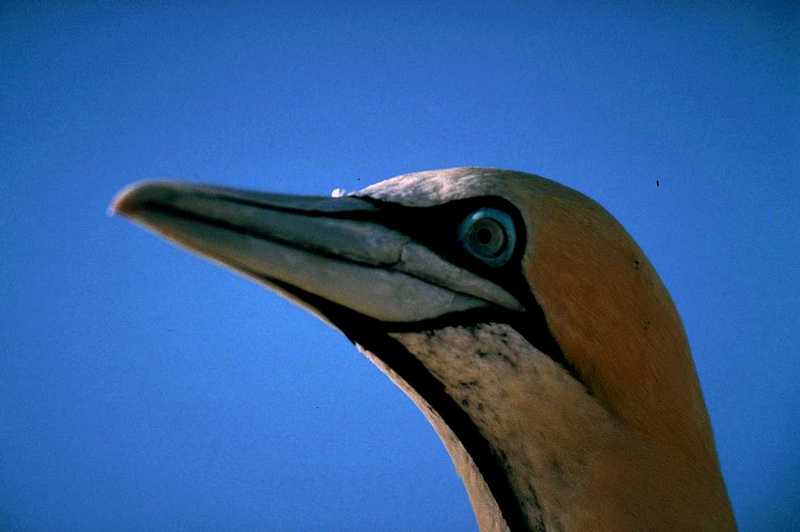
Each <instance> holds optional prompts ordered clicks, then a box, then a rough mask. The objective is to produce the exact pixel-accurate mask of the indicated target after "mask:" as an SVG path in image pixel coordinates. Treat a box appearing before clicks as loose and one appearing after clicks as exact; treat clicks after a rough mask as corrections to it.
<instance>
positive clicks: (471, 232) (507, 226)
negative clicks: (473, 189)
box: [458, 207, 517, 268]
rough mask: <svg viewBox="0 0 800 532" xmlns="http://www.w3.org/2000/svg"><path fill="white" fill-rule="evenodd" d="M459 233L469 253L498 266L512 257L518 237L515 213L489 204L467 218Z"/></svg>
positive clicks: (463, 245) (462, 223)
mask: <svg viewBox="0 0 800 532" xmlns="http://www.w3.org/2000/svg"><path fill="white" fill-rule="evenodd" d="M458 236H459V241H460V242H461V246H462V247H463V248H464V249H465V250H466V251H467V252H469V253H470V254H471V255H472V256H473V257H475V258H477V259H479V260H481V261H483V262H485V263H486V264H488V265H489V266H494V267H496V268H497V267H500V266H503V265H504V264H506V263H507V262H508V261H509V260H510V259H511V256H512V255H513V254H514V247H515V245H516V240H517V237H516V231H515V230H514V220H512V219H511V216H509V215H508V214H507V213H505V212H503V211H500V210H497V209H492V208H489V207H485V208H482V209H478V210H476V211H474V212H473V213H471V214H469V215H468V216H467V217H466V218H464V221H463V222H461V225H460V226H459V228H458Z"/></svg>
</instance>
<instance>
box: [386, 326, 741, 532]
mask: <svg viewBox="0 0 800 532" xmlns="http://www.w3.org/2000/svg"><path fill="white" fill-rule="evenodd" d="M393 336H394V338H395V339H396V340H398V341H399V342H400V343H401V344H403V346H405V348H406V349H408V350H409V351H410V352H411V353H413V354H414V355H415V356H416V357H417V358H418V359H419V360H420V361H422V363H423V364H424V365H425V366H426V368H427V369H428V370H429V371H430V372H431V373H432V374H433V376H434V377H435V378H436V379H438V380H439V381H440V382H441V383H442V384H443V385H444V387H445V390H446V392H447V394H448V395H449V396H450V397H452V398H453V399H454V400H455V402H456V403H457V404H459V405H460V406H461V408H463V410H464V412H466V414H467V415H468V417H469V418H470V419H471V420H472V422H474V424H475V426H476V427H477V429H478V431H479V432H480V435H481V436H482V437H483V438H485V441H486V442H488V443H489V445H490V447H491V453H492V455H493V458H494V464H493V466H494V468H495V469H496V470H499V471H500V473H501V474H502V475H503V476H504V477H505V478H504V479H503V480H504V482H506V483H507V485H508V486H510V487H511V491H512V492H513V497H514V499H515V500H514V501H513V504H515V505H516V507H515V508H512V509H511V510H513V511H512V512H511V513H513V514H515V515H517V516H519V515H522V516H523V520H524V521H525V525H526V526H527V528H528V529H529V530H542V529H544V530H559V531H561V530H565V531H566V530H731V529H734V528H735V525H734V524H733V520H732V517H731V515H730V512H729V508H728V506H727V497H726V495H725V492H724V487H722V491H721V492H720V487H721V486H722V484H721V480H718V478H717V477H718V473H717V472H716V470H715V469H714V468H715V467H716V464H709V465H707V464H697V463H695V462H694V460H693V459H692V458H690V457H687V456H686V455H685V453H684V452H683V451H682V450H681V449H678V448H677V447H675V448H673V447H670V446H668V445H665V444H664V443H663V442H662V443H657V442H653V441H651V440H649V439H648V438H647V437H646V436H645V435H643V434H641V433H640V432H638V431H633V430H631V429H629V428H627V427H626V426H625V425H624V423H622V422H621V421H620V420H619V419H617V418H615V417H614V416H613V415H612V414H610V413H609V412H608V411H607V410H606V409H605V408H604V407H603V406H601V404H600V403H599V402H598V401H597V400H596V399H595V398H593V397H592V395H591V394H590V393H589V391H588V390H587V389H586V387H585V386H584V385H583V384H581V383H580V382H578V381H576V380H575V379H574V378H573V377H572V376H571V375H570V373H569V372H568V371H566V370H565V369H564V368H563V367H561V366H560V365H559V364H557V363H555V362H554V361H553V360H552V359H550V358H549V357H547V356H546V355H544V354H543V353H541V352H540V351H538V350H537V349H536V348H535V347H533V346H531V345H530V344H529V343H528V342H527V341H526V340H525V339H524V338H523V337H522V336H521V335H519V334H518V333H517V332H516V331H515V330H514V329H513V328H511V327H509V326H506V325H501V324H486V325H481V326H477V327H473V328H469V329H466V328H461V327H449V328H445V329H440V330H436V331H428V332H426V333H423V334H420V333H398V334H395V335H393ZM384 369H386V368H384ZM387 372H388V373H389V374H390V377H392V378H393V380H395V382H397V383H398V384H399V385H400V386H401V388H404V389H405V391H406V392H407V393H408V394H409V395H410V396H411V397H412V399H414V400H415V401H416V402H417V403H418V404H419V406H420V408H421V409H422V411H423V412H424V413H425V414H426V416H427V417H428V418H429V419H430V421H431V423H432V424H433V426H434V427H435V428H436V430H437V431H438V433H439V435H440V437H441V438H442V441H443V442H444V444H445V445H446V446H447V449H448V451H449V452H450V455H451V457H452V458H453V462H454V464H455V466H456V468H457V469H458V471H459V474H460V475H461V477H462V479H463V480H464V483H465V486H466V488H467V491H468V492H469V495H470V499H471V502H472V505H473V508H474V510H475V513H476V516H477V519H478V522H479V525H480V527H481V530H504V529H507V528H511V529H515V528H519V526H518V525H519V523H517V525H516V526H509V523H508V522H507V521H508V519H507V517H508V514H509V508H508V506H509V501H507V500H506V501H498V500H497V497H496V494H497V490H496V489H495V486H493V485H492V482H491V481H489V479H488V478H487V474H486V472H485V471H482V470H481V467H478V466H477V465H476V462H475V460H473V459H472V458H473V457H472V456H470V453H469V452H468V450H467V449H466V447H465V444H464V442H462V441H461V440H460V439H459V437H458V436H457V435H456V434H455V433H454V431H453V430H451V427H450V426H449V420H448V419H446V417H444V416H442V415H440V413H439V412H436V411H435V410H433V409H431V408H430V406H429V405H428V404H427V402H426V400H425V398H424V397H420V395H419V394H418V393H417V391H416V390H414V389H411V388H410V387H409V386H407V385H406V384H405V383H404V382H403V380H402V379H400V378H399V377H398V376H397V375H394V374H392V373H391V371H390V370H387ZM496 473H497V471H493V472H492V475H491V476H492V477H493V478H494V479H495V480H496V479H497V474H496ZM715 475H716V477H715ZM709 478H711V479H712V480H711V481H709Z"/></svg>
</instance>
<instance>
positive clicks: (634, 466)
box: [112, 168, 736, 531]
mask: <svg viewBox="0 0 800 532" xmlns="http://www.w3.org/2000/svg"><path fill="white" fill-rule="evenodd" d="M334 196H336V197H302V196H287V195H277V194H266V193H258V192H247V191H240V190H234V189H229V188H221V187H211V186H202V185H193V184H187V183H181V182H168V181H153V182H144V183H141V184H137V185H134V186H132V187H130V188H128V189H126V190H124V191H123V192H121V193H120V195H118V197H117V198H116V200H115V202H114V203H113V206H112V209H113V211H114V212H116V213H118V214H121V215H123V216H126V217H128V218H130V219H131V220H133V221H135V222H137V223H139V224H141V225H143V226H145V227H146V228H148V229H150V230H153V231H155V232H156V233H158V234H161V235H163V236H165V237H166V238H168V239H170V240H172V241H173V242H175V243H177V244H179V245H181V246H183V247H185V248H188V249H189V250H191V251H193V252H196V253H198V254H200V255H202V256H204V257H207V258H209V259H211V260H213V261H216V262H218V263H220V264H222V265H225V266H227V267H229V268H231V269H233V270H235V271H237V272H239V273H241V274H244V275H245V276H247V277H249V278H251V279H253V280H255V281H257V282H258V283H260V284H262V285H264V286H266V287H268V288H270V289H272V290H274V291H277V292H278V293H280V294H282V295H283V296H285V297H287V298H289V299H291V300H292V301H294V302H296V303H298V304H300V305H302V306H303V307H305V308H306V309H308V310H309V311H310V312H312V313H314V314H315V315H317V316H318V317H320V318H321V319H322V320H323V321H325V322H327V323H328V324H330V325H332V326H333V327H335V328H337V329H339V330H340V331H341V332H342V333H343V334H344V335H345V336H347V337H348V338H349V339H350V340H351V341H352V342H353V343H354V344H355V345H356V346H357V347H358V349H359V350H361V351H362V352H363V353H364V354H365V355H366V356H367V357H368V358H369V359H370V360H371V361H372V362H374V363H375V364H376V365H377V366H378V367H379V368H380V369H381V370H382V371H383V372H384V373H386V375H388V376H389V378H391V379H392V380H393V381H394V382H395V383H396V384H397V385H398V386H399V387H400V388H401V389H402V390H403V391H404V392H405V393H406V394H407V395H408V396H409V397H410V398H411V399H412V400H413V401H414V402H415V403H416V404H417V405H418V406H419V408H420V410H421V411H422V413H423V414H424V415H425V416H426V417H427V418H428V420H429V421H430V422H431V424H432V425H433V427H434V428H435V429H436V431H437V433H438V434H439V436H440V438H441V440H442V442H443V443H444V445H445V446H446V448H447V450H448V452H449V454H450V456H451V457H452V460H453V463H454V465H455V468H456V470H457V471H458V473H459V474H460V476H461V478H462V479H463V482H464V484H465V487H466V489H467V492H468V494H469V497H470V501H471V504H472V506H473V509H474V512H475V516H476V519H477V522H478V525H479V527H480V529H481V530H483V531H500V530H511V531H540V530H546V531H588V530H591V531H640V530H680V531H687V530H704V531H712V530H714V531H716V530H734V529H735V527H736V525H735V521H734V518H733V513H732V511H731V506H730V502H729V499H728V495H727V492H726V489H725V484H724V482H723V479H722V475H721V473H720V467H719V463H718V459H717V455H716V450H715V446H714V441H713V435H712V431H711V427H710V423H709V418H708V414H707V411H706V407H705V404H704V401H703V397H702V394H701V391H700V386H699V383H698V379H697V376H696V372H695V368H694V364H693V361H692V357H691V353H690V350H689V345H688V342H687V338H686V335H685V333H684V329H683V326H682V324H681V321H680V318H679V316H678V313H677V311H676V309H675V306H674V304H673V302H672V300H671V298H670V295H669V293H668V292H667V290H666V289H665V287H664V285H663V283H662V282H661V280H660V278H659V276H658V275H657V273H656V271H655V270H654V268H653V266H652V264H651V263H650V261H649V260H648V259H647V257H646V256H645V255H644V253H643V252H642V250H641V249H640V248H639V246H638V245H637V244H636V243H635V242H634V241H633V239H632V238H631V237H630V236H629V234H628V233H627V232H626V231H625V229H624V228H623V227H622V226H621V225H620V224H619V223H618V222H617V220H615V219H614V217H613V216H611V215H610V214H609V213H608V212H607V211H606V210H605V209H604V208H603V207H601V206H600V205H599V204H597V203H596V202H594V201H592V200H591V199H589V198H587V197H586V196H584V195H583V194H581V193H579V192H577V191H575V190H572V189H570V188H567V187H565V186H562V185H560V184H558V183H556V182H554V181H551V180H548V179H545V178H542V177H539V176H535V175H530V174H525V173H520V172H514V171H506V170H497V169H482V168H454V169H446V170H436V171H427V172H418V173H412V174H406V175H401V176H398V177H395V178H392V179H389V180H386V181H383V182H380V183H377V184H374V185H372V186H369V187H367V188H365V189H363V190H361V191H358V192H353V193H349V194H343V193H342V191H339V193H338V194H334Z"/></svg>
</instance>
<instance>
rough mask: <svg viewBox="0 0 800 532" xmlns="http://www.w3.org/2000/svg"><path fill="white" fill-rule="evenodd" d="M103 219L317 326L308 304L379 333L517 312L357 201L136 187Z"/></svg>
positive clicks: (376, 208) (496, 292)
mask: <svg viewBox="0 0 800 532" xmlns="http://www.w3.org/2000/svg"><path fill="white" fill-rule="evenodd" d="M111 210H112V212H114V213H117V214H121V215H123V216H126V217H128V218H131V219H132V220H134V221H136V222H138V223H140V224H142V225H144V226H145V227H147V228H149V229H151V230H153V231H155V232H157V233H159V234H161V235H163V236H165V237H167V238H168V239H170V240H172V241H174V242H176V243H178V244H180V245H182V246H184V247H186V248H188V249H190V250H192V251H194V252H197V253H199V254H201V255H204V256H206V257H209V258H211V259H213V260H215V261H217V262H219V263H222V264H224V265H225V266H228V267H230V268H232V269H234V270H236V271H238V272H241V273H243V274H245V275H247V276H249V277H251V278H254V279H255V280H257V281H259V282H261V283H264V284H266V285H268V286H269V287H271V288H273V289H276V290H278V291H279V292H282V293H283V295H285V296H288V297H290V298H291V299H293V300H295V301H297V302H299V303H301V304H303V306H305V307H307V308H308V307H311V308H310V310H312V311H313V312H314V313H316V314H317V315H320V316H321V317H323V318H325V316H324V315H323V314H324V312H323V311H322V310H320V308H319V305H315V304H314V303H313V301H318V300H323V301H326V302H329V303H333V304H335V305H338V306H341V307H344V308H347V309H350V310H352V311H355V312H358V313H359V314H362V315H364V316H367V317H370V318H373V319H375V320H379V321H381V322H384V323H410V322H417V321H421V320H426V319H433V318H438V317H441V316H445V315H447V314H450V313H453V312H460V311H466V310H470V309H475V308H480V307H487V306H496V307H501V308H504V309H510V310H522V306H521V305H520V303H519V302H518V301H517V300H516V299H515V298H514V297H513V296H511V295H510V294H509V293H508V292H507V291H505V290H504V289H502V288H500V287H499V286H497V285H496V284H494V283H492V282H489V281H487V280H485V279H483V278H482V277H480V276H478V275H475V274H473V273H471V272H469V271H467V270H464V269H462V268H459V267H457V266H455V265H453V264H452V263H450V262H448V261H447V260H445V259H443V258H441V257H440V256H438V255H437V254H435V253H433V252H432V251H430V250H429V249H428V248H426V247H424V246H422V245H421V244H419V243H417V242H415V241H414V239H413V238H412V237H410V236H408V235H406V234H404V233H402V232H400V231H397V230H394V229H391V228H389V227H387V226H385V225H383V224H382V223H381V215H382V212H381V211H382V208H381V206H380V205H379V204H377V203H375V202H371V201H368V200H365V199H360V198H358V197H352V196H345V197H339V198H326V197H303V196H285V195H276V194H264V193H256V192H245V191H239V190H233V189H226V188H218V187H207V186H199V185H190V184H185V183H177V182H146V183H142V184H138V185H134V186H132V187H130V188H128V189H126V190H124V191H122V192H121V193H120V194H119V195H118V196H117V198H116V199H115V200H114V203H113V204H112V206H111ZM303 294H310V295H312V296H313V298H309V297H304V296H303ZM326 321H327V320H326Z"/></svg>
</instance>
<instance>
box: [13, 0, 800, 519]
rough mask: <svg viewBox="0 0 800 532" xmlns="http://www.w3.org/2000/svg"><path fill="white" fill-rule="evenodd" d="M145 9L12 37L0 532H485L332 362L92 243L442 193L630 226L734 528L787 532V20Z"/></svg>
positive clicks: (253, 318) (792, 203)
mask: <svg viewBox="0 0 800 532" xmlns="http://www.w3.org/2000/svg"><path fill="white" fill-rule="evenodd" d="M130 4H131V5H129V6H128V7H120V6H114V5H94V3H90V2H83V3H79V2H69V3H67V4H66V5H65V6H62V7H58V6H57V4H54V3H42V4H34V3H31V2H3V3H2V5H1V6H0V113H1V115H0V124H2V125H0V200H1V201H2V208H0V249H2V261H0V317H1V318H2V328H0V529H2V530H26V531H27V530H42V531H44V530H165V531H166V530H179V529H180V530H256V529H264V530H320V531H322V530H334V529H341V530H464V529H471V528H474V526H475V525H474V520H473V517H472V513H471V509H470V507H469V504H468V501H467V498H466V495H465V493H464V491H463V488H462V487H461V484H460V481H459V479H458V478H457V476H456V475H455V473H454V472H453V469H452V466H451V464H450V462H449V458H448V457H447V455H446V454H445V452H444V450H443V448H442V446H441V444H440V443H439V441H438V440H437V438H436V436H435V434H434V432H433V431H432V429H431V428H430V427H429V426H428V425H427V423H426V421H425V420H424V418H423V417H422V416H421V415H420V414H419V413H418V412H417V411H416V409H415V408H414V406H413V405H412V404H411V403H410V402H409V401H407V400H406V399H405V398H404V397H403V396H402V394H401V393H400V392H399V391H398V390H396V389H395V388H394V387H393V386H392V384H391V383H390V382H389V381H388V380H387V379H386V378H385V377H384V376H383V375H381V374H380V373H379V372H378V371H376V370H375V369H374V368H373V367H371V366H370V364H369V363H368V362H367V361H366V360H365V359H363V358H362V357H361V356H360V355H359V354H358V353H356V351H355V350H354V349H353V347H352V346H351V345H349V344H348V342H347V341H346V340H345V339H344V338H343V337H342V336H340V335H339V334H338V333H336V332H334V331H332V330H329V329H328V328H326V327H325V326H324V325H322V323H320V322H318V321H317V320H316V319H314V318H313V317H311V316H309V315H306V314H305V313H304V312H302V311H301V310H299V309H297V308H295V307H293V306H292V305H290V304H288V303H286V302H284V301H282V300H281V299H279V298H278V297H276V296H274V295H272V294H269V293H266V292H264V291H263V290H261V289H259V288H257V287H256V286H254V285H251V284H249V283H247V282H246V281H244V280H242V279H240V278H239V277H236V276H233V275H231V274H230V273H228V272H227V271H224V270H222V269H221V268H218V267H216V266H214V265H212V264H209V263H205V262H201V261H199V260H197V259H196V258H194V257H192V256H190V255H189V254H187V253H184V252H183V251H179V250H177V249H175V248H173V247H171V246H169V245H168V244H166V243H164V242H163V241H160V240H157V239H155V238H154V237H152V236H151V235H149V234H146V233H145V232H143V231H141V230H140V229H138V228H135V227H134V226H132V225H130V224H128V223H127V222H124V221H122V220H120V219H112V218H108V217H106V214H105V210H106V207H107V205H108V203H109V201H110V200H111V198H112V196H113V195H114V194H115V192H116V191H117V190H118V189H119V188H121V187H122V186H124V185H126V184H128V183H130V182H132V181H136V180H139V179H142V178H152V177H182V178H187V179H191V180H196V181H203V182H213V183H219V184H225V185H229V186H239V187H248V188H258V189H267V190H273V191H282V192H292V193H311V194H327V193H329V192H330V190H331V189H333V188H334V187H343V188H345V189H348V190H352V189H357V188H360V187H362V186H364V185H366V184H369V183H371V182H373V181H377V180H380V179H383V178H386V177H390V176H392V175H395V174H399V173H404V172H408V171H415V170H423V169H430V168H440V167H448V166H458V165H481V166H497V167H505V168H514V169H519V170H525V171H530V172H535V173H539V174H542V175H545V176H549V177H552V178H555V179H558V180H560V181H562V182H564V183H566V184H568V185H571V186H573V187H575V188H578V189H579V190H581V191H583V192H585V193H587V194H589V195H591V196H592V197H594V198H596V199H597V200H599V201H600V202H601V203H602V204H604V205H605V206H606V207H607V208H608V209H609V210H610V211H611V212H613V213H614V214H615V215H616V216H617V217H618V218H619V219H620V220H621V221H622V223H623V224H624V225H625V226H626V227H627V228H628V229H629V230H630V232H631V233H632V234H633V235H634V237H635V238H636V239H637V240H638V241H639V243H640V244H641V245H642V247H643V248H644V249H645V251H646V252H647V253H648V254H649V256H650V258H651V259H652V260H653V262H654V263H655V265H656V267H657V268H658V270H659V272H660V273H661V275H662V276H663V278H664V280H665V282H666V284H667V286H668V287H669V288H670V290H671V292H672V294H673V296H674V298H675V301H676V303H677V305H678V308H679V309H680V311H681V314H682V316H683V318H684V321H685V324H686V327H687V330H688V334H689V337H690V339H691V343H692V347H693V349H694V353H695V358H696V362H697V367H698V370H699V373H700V378H701V380H702V383H703V389H704V392H705V394H706V398H707V401H708V406H709V410H710V413H711V416H712V419H713V422H714V427H715V431H716V434H717V441H718V446H719V452H720V458H721V461H722V466H723V470H724V473H725V476H726V478H727V482H728V486H729V489H730V494H731V497H732V500H733V503H734V506H735V508H736V513H737V517H738V519H739V522H740V524H741V527H742V529H743V530H790V529H792V528H793V526H794V527H795V528H796V527H797V526H798V518H797V512H798V507H800V452H798V451H799V450H800V449H798V444H800V436H798V427H800V393H798V392H800V389H799V387H798V378H799V377H800V367H799V365H800V364H799V363H798V358H797V356H798V345H799V344H800V342H799V341H798V340H800V332H798V325H800V318H798V310H797V309H798V303H800V297H798V296H800V289H799V288H800V280H799V279H798V277H799V276H798V264H797V260H798V251H797V250H798V246H799V245H800V231H798V229H797V227H798V218H800V216H798V215H800V207H799V206H800V184H799V182H798V175H799V173H798V169H799V168H798V166H799V165H798V155H797V154H798V148H799V147H800V146H799V144H800V143H799V142H798V138H799V135H798V116H799V115H798V97H797V95H798V93H800V92H799V90H800V83H798V76H799V75H800V74H799V73H800V65H799V64H798V56H800V54H798V50H799V49H800V46H799V45H800V38H798V8H797V5H796V4H794V7H790V5H791V3H788V2H787V3H786V4H780V3H768V2H756V3H747V4H746V5H745V3H744V2H735V3H730V4H727V3H726V4H720V5H716V4H714V3H697V4H696V5H695V4H689V3H683V2H657V3H655V2H654V3H649V2H629V3H624V2H622V3H620V2H617V3H609V4H606V3H592V2H575V3H573V2H566V3H565V2H553V3H545V2H541V3H535V4H534V5H529V4H528V3H524V2H495V3H492V7H488V3H487V5H480V4H477V3H475V4H470V3H465V2H447V3H427V2H426V3H415V2H403V3H398V4H394V5H390V4H388V3H383V4H382V5H380V6H376V5H375V4H376V3H366V2H364V3H359V2H346V3H345V2H342V3H338V4H336V5H330V4H329V3H322V2H320V3H303V2H301V3H291V5H292V6H293V7H289V5H288V3H287V5H277V4H268V5H266V6H265V5H262V6H260V7H256V6H255V5H251V4H250V3H241V4H240V5H239V6H238V7H230V6H227V5H225V4H224V3H219V4H217V5H214V4H212V3H210V2H205V3H204V5H202V6H201V5H194V4H195V3H191V4H189V3H187V4H183V3H180V2H177V3H169V5H168V6H165V7H155V3H150V2H130ZM378 4H380V3H378ZM657 182H658V183H659V186H657V185H656V183H657Z"/></svg>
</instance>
